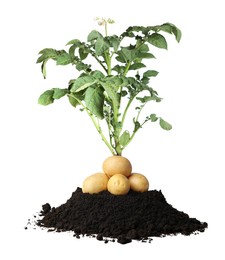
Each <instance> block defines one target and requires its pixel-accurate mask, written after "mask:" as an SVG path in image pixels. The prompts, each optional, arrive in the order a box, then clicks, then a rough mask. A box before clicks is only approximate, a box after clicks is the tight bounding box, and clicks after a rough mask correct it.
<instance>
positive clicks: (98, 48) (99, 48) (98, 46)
mask: <svg viewBox="0 0 225 260" xmlns="http://www.w3.org/2000/svg"><path fill="white" fill-rule="evenodd" d="M107 49H109V44H108V43H107V42H106V41H105V39H104V38H103V37H98V39H97V41H96V43H95V52H96V55H98V56H100V55H102V54H103V53H104V51H106V50H107Z"/></svg>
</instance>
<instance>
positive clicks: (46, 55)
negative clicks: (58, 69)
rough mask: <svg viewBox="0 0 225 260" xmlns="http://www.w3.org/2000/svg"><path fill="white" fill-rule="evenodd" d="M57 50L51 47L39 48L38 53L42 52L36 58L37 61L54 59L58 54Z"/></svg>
mask: <svg viewBox="0 0 225 260" xmlns="http://www.w3.org/2000/svg"><path fill="white" fill-rule="evenodd" d="M58 52H59V51H57V50H55V49H51V48H45V49H43V50H41V51H40V52H39V54H42V56H41V57H39V58H38V60H37V63H40V62H42V61H43V60H45V59H56V58H57V56H58Z"/></svg>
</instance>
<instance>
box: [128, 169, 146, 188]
mask: <svg viewBox="0 0 225 260" xmlns="http://www.w3.org/2000/svg"><path fill="white" fill-rule="evenodd" d="M128 180H129V182H130V188H131V190H133V191H137V192H145V191H147V190H148V188H149V181H148V179H147V178H146V177H145V176H144V175H143V174H140V173H132V174H131V176H130V177H129V178H128Z"/></svg>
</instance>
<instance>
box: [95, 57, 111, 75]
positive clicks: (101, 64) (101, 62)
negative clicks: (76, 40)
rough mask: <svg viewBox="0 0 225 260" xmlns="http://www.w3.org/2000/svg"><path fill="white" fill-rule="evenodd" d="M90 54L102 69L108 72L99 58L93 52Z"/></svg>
mask: <svg viewBox="0 0 225 260" xmlns="http://www.w3.org/2000/svg"><path fill="white" fill-rule="evenodd" d="M92 56H93V57H94V58H95V59H96V60H97V62H98V63H99V64H100V65H101V66H102V68H103V69H104V71H105V72H106V73H108V70H107V68H106V67H105V66H104V65H103V63H102V62H101V61H100V60H99V58H98V57H97V56H96V55H95V54H94V53H92Z"/></svg>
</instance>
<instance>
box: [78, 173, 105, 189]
mask: <svg viewBox="0 0 225 260" xmlns="http://www.w3.org/2000/svg"><path fill="white" fill-rule="evenodd" d="M108 180H109V178H108V176H107V175H106V174H105V173H100V172H99V173H95V174H92V175H90V176H88V177H87V178H86V179H85V180H84V182H83V186H82V191H83V193H90V194H94V193H99V192H101V191H104V190H107V183H108Z"/></svg>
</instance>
